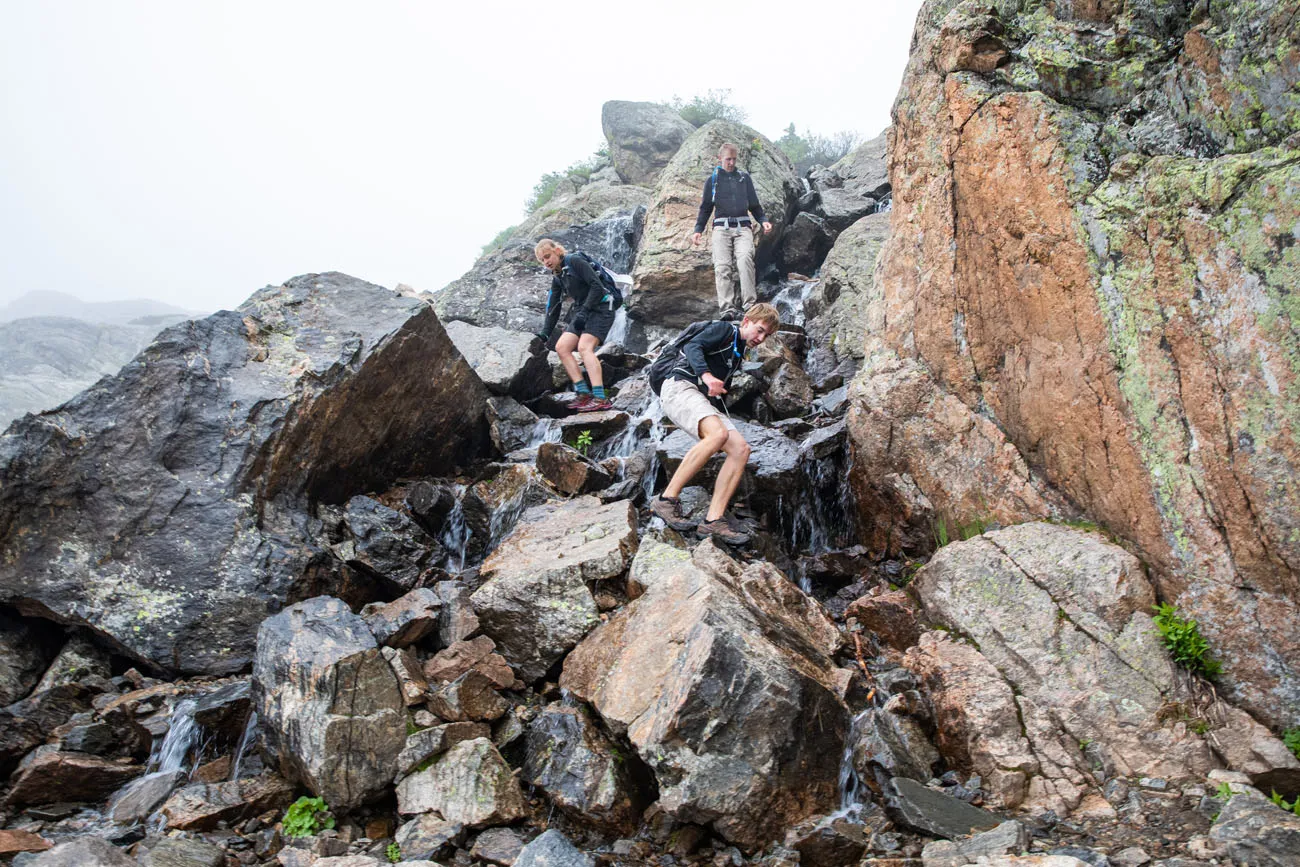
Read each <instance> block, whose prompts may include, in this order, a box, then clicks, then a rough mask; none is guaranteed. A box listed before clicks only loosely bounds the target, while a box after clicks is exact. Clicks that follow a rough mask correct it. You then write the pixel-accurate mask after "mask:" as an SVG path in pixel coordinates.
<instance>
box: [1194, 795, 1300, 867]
mask: <svg viewBox="0 0 1300 867" xmlns="http://www.w3.org/2000/svg"><path fill="white" fill-rule="evenodd" d="M1210 839H1211V840H1213V841H1214V842H1215V843H1216V844H1217V845H1218V847H1220V849H1221V851H1222V854H1224V855H1226V856H1227V857H1228V859H1229V860H1230V861H1231V862H1232V863H1233V864H1251V865H1260V867H1296V865H1300V816H1296V815H1294V814H1292V813H1288V812H1287V811H1286V810H1279V809H1278V808H1277V807H1276V806H1274V805H1273V804H1272V803H1271V802H1270V801H1269V800H1268V799H1267V798H1264V797H1263V796H1261V795H1258V794H1255V793H1247V794H1242V795H1233V796H1232V798H1230V799H1229V800H1228V803H1227V804H1226V805H1224V807H1223V809H1222V810H1221V811H1220V812H1219V817H1218V818H1217V819H1215V820H1214V826H1213V827H1211V828H1210Z"/></svg>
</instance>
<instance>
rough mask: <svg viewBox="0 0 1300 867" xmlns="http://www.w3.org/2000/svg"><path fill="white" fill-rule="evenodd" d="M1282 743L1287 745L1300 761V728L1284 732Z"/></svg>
mask: <svg viewBox="0 0 1300 867" xmlns="http://www.w3.org/2000/svg"><path fill="white" fill-rule="evenodd" d="M1282 743H1284V744H1286V748H1287V749H1288V750H1290V751H1291V752H1293V753H1295V757H1296V758H1297V759H1300V726H1296V727H1295V728H1293V729H1287V730H1286V731H1284V732H1282Z"/></svg>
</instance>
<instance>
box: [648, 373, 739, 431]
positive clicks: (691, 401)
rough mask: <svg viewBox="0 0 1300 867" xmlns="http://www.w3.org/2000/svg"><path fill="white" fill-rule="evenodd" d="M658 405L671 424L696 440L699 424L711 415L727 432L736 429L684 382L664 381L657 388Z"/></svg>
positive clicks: (693, 388) (698, 391) (695, 389)
mask: <svg viewBox="0 0 1300 867" xmlns="http://www.w3.org/2000/svg"><path fill="white" fill-rule="evenodd" d="M659 405H660V406H662V407H663V409H664V414H665V415H667V416H668V418H670V419H672V422H673V424H675V425H677V426H678V427H679V428H681V429H682V430H684V431H686V432H687V433H688V434H690V435H691V436H693V437H695V438H696V439H699V438H700V422H702V421H704V419H706V418H708V417H709V416H711V415H716V416H717V417H718V418H720V419H722V423H723V424H724V425H725V426H726V428H727V430H735V429H736V426H735V425H734V424H733V423H732V421H731V419H729V418H727V417H726V416H725V415H723V414H722V413H721V412H719V411H718V409H717V407H715V406H714V405H713V404H711V403H709V399H708V398H707V397H705V396H704V395H702V394H700V390H699V389H698V388H696V387H695V386H694V385H693V384H691V383H689V382H686V381H685V380H681V379H666V380H664V384H663V385H661V386H660V387H659Z"/></svg>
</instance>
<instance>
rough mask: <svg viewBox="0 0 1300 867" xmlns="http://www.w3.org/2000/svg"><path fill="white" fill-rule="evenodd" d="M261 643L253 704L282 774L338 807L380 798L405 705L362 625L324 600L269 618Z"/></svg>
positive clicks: (332, 601)
mask: <svg viewBox="0 0 1300 867" xmlns="http://www.w3.org/2000/svg"><path fill="white" fill-rule="evenodd" d="M257 644H258V650H257V659H256V662H255V664H254V667H253V690H254V703H255V706H256V708H257V712H258V716H259V718H260V719H261V720H262V721H263V725H264V731H265V732H266V735H267V748H268V751H269V752H270V753H271V755H272V756H274V757H275V758H276V760H277V761H278V765H279V767H280V770H281V773H283V774H284V775H285V776H286V777H287V778H288V779H290V780H292V781H294V782H296V783H300V784H302V785H304V786H307V787H308V788H310V789H311V790H312V791H315V792H319V793H320V794H321V795H322V796H323V797H325V798H326V801H327V802H328V803H329V804H331V805H333V806H336V807H353V806H357V805H360V804H363V803H365V802H366V801H368V800H370V799H372V798H374V797H376V796H378V795H379V794H380V793H382V792H383V791H384V790H385V789H386V788H387V787H388V785H389V783H390V781H391V780H392V778H393V774H394V771H395V765H396V762H397V755H398V752H399V751H400V750H401V748H402V744H403V738H404V737H405V731H404V729H405V726H406V704H405V701H404V699H403V696H402V692H401V689H400V687H399V685H398V681H397V677H396V676H395V675H394V673H393V670H392V668H391V667H390V666H389V664H388V661H387V660H386V659H385V658H384V656H383V654H382V653H380V651H379V648H378V647H377V646H376V644H375V639H374V636H373V635H372V634H371V632H370V630H369V628H368V627H367V626H366V624H365V621H363V620H362V619H361V618H360V617H358V616H356V615H355V614H353V613H352V612H351V611H349V610H348V608H347V607H346V606H345V605H344V604H343V603H342V602H340V601H339V600H337V599H330V598H328V597H318V598H316V599H310V600H307V601H306V602H300V603H298V604H297V605H293V606H290V607H289V608H287V609H285V610H284V611H283V612H281V613H280V614H277V615H276V616H275V617H272V618H270V619H268V620H267V621H265V622H264V623H263V624H262V629H261V631H260V632H259V634H258V642H257Z"/></svg>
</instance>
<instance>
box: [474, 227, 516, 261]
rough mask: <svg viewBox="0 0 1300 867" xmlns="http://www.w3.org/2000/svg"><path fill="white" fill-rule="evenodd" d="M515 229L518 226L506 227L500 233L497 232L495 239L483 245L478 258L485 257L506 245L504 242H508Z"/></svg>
mask: <svg viewBox="0 0 1300 867" xmlns="http://www.w3.org/2000/svg"><path fill="white" fill-rule="evenodd" d="M517 228H518V226H506V227H505V228H504V229H502V230H501V231H500V232H497V234H496V237H495V238H493V239H492V240H491V241H488V242H487V243H486V244H484V245H483V249H482V250H480V251H479V256H480V257H481V256H486V255H488V254H489V253H495V252H496V251H497V250H500V249H501V248H502V247H504V246H505V245H506V241H509V240H510V236H511V235H513V234H514V233H515V229H517Z"/></svg>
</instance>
